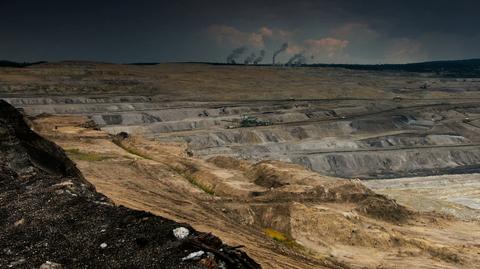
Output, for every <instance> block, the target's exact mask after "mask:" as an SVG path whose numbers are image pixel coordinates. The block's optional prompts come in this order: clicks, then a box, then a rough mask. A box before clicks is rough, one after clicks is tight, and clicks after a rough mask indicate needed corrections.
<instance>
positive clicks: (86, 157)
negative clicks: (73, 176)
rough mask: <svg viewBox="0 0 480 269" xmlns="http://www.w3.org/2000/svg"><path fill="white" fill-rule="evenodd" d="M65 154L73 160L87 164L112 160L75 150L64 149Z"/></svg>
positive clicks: (107, 157)
mask: <svg viewBox="0 0 480 269" xmlns="http://www.w3.org/2000/svg"><path fill="white" fill-rule="evenodd" d="M65 152H66V153H67V154H68V156H70V157H71V158H73V159H75V160H80V161H87V162H98V161H103V160H107V159H111V158H112V157H109V156H104V155H100V154H96V153H91V152H84V151H80V150H79V149H76V148H74V149H65Z"/></svg>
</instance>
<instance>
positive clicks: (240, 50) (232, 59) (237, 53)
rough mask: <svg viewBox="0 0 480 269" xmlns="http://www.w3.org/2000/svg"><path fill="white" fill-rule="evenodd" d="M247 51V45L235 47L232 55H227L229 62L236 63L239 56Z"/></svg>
mask: <svg viewBox="0 0 480 269" xmlns="http://www.w3.org/2000/svg"><path fill="white" fill-rule="evenodd" d="M246 51H247V47H245V46H243V47H240V48H236V49H234V50H233V51H232V52H231V53H230V55H228V57H227V63H229V64H236V63H237V59H238V57H240V55H242V54H243V53H245V52H246Z"/></svg>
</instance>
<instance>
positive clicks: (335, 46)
mask: <svg viewBox="0 0 480 269" xmlns="http://www.w3.org/2000/svg"><path fill="white" fill-rule="evenodd" d="M349 43H350V41H348V40H343V39H337V38H333V37H326V38H321V39H307V40H305V41H304V44H305V45H306V47H307V50H308V52H309V53H311V54H313V55H315V56H327V57H328V58H331V59H332V58H335V57H336V56H337V54H338V53H340V52H341V51H342V50H343V49H344V48H346V47H347V46H348V44H349Z"/></svg>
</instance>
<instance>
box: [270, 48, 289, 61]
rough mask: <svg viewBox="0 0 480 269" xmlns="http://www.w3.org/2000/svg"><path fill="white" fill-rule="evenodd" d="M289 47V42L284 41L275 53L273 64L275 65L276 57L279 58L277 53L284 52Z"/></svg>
mask: <svg viewBox="0 0 480 269" xmlns="http://www.w3.org/2000/svg"><path fill="white" fill-rule="evenodd" d="M287 48H288V43H283V44H282V46H281V47H280V48H279V49H278V50H277V51H275V52H274V53H273V57H272V64H273V65H275V58H277V55H278V54H280V53H282V52H284V51H285V50H286V49H287Z"/></svg>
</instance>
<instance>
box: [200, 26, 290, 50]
mask: <svg viewBox="0 0 480 269" xmlns="http://www.w3.org/2000/svg"><path fill="white" fill-rule="evenodd" d="M207 33H208V35H209V36H210V37H211V38H213V39H214V40H215V41H216V42H217V44H219V45H222V46H226V47H240V46H249V47H253V48H265V47H266V44H265V43H266V41H267V40H270V41H273V42H277V43H283V42H289V41H290V40H292V38H293V37H294V35H295V34H294V32H291V31H287V30H282V29H274V28H269V27H266V26H263V27H260V28H259V29H258V30H257V31H254V32H245V31H241V30H239V29H237V28H235V27H233V26H228V25H211V26H209V27H208V28H207Z"/></svg>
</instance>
